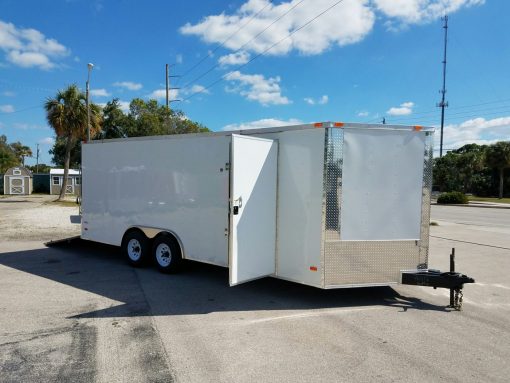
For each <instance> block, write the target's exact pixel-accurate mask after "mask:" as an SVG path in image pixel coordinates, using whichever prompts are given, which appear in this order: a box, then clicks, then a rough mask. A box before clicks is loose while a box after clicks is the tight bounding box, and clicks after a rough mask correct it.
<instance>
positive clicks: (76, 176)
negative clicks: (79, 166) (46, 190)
mask: <svg viewBox="0 0 510 383" xmlns="http://www.w3.org/2000/svg"><path fill="white" fill-rule="evenodd" d="M63 181H64V169H50V194H60V190H61V189H62V183H63ZM66 194H74V195H81V174H80V172H79V171H78V170H76V169H69V174H68V175H67V187H66Z"/></svg>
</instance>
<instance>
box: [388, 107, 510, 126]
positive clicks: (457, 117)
mask: <svg viewBox="0 0 510 383" xmlns="http://www.w3.org/2000/svg"><path fill="white" fill-rule="evenodd" d="M506 113H508V114H510V109H507V110H501V111H497V112H492V113H484V116H498V115H499V116H500V115H501V114H506ZM454 117H455V119H456V120H459V119H465V118H475V117H480V114H478V113H475V114H473V113H469V114H461V115H458V116H454ZM495 118H498V117H495ZM392 122H393V121H392ZM413 122H415V123H419V124H420V125H428V124H434V123H435V122H437V120H436V119H435V118H434V119H432V118H429V119H425V120H424V119H414V120H410V121H408V122H405V123H404V124H407V125H411V124H412V123H413Z"/></svg>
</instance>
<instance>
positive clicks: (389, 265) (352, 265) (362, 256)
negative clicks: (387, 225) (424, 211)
mask: <svg viewBox="0 0 510 383" xmlns="http://www.w3.org/2000/svg"><path fill="white" fill-rule="evenodd" d="M325 249H326V252H325V254H326V270H325V272H326V282H327V283H326V285H344V284H347V285H348V284H363V283H367V284H369V283H370V284H373V283H381V284H383V283H393V282H398V281H399V279H400V270H406V269H408V270H409V269H415V268H416V261H417V260H418V256H419V251H420V248H419V245H418V241H336V242H326V244H325Z"/></svg>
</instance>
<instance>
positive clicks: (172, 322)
mask: <svg viewBox="0 0 510 383" xmlns="http://www.w3.org/2000/svg"><path fill="white" fill-rule="evenodd" d="M8 200H9V199H5V198H4V199H0V381H1V382H65V381H69V382H126V381H129V382H209V381H211V382H212V381H215V382H216V381H219V382H253V381H278V382H310V381H320V382H373V381H377V382H441V381H444V382H481V381H483V382H507V381H508V376H510V365H509V363H508V360H510V320H509V319H508V318H509V317H510V276H509V275H508V271H509V270H510V210H504V209H499V210H498V209H487V208H467V207H466V208H464V207H443V206H433V207H432V220H433V221H435V222H437V223H438V224H439V226H432V227H431V249H430V253H431V254H430V259H429V266H430V267H433V268H439V269H443V270H444V269H447V268H448V264H449V258H448V254H449V252H450V250H451V248H452V247H455V248H456V252H457V268H458V270H460V271H462V272H464V273H466V274H468V275H469V276H472V277H474V278H475V279H476V281H477V283H476V284H474V285H468V286H466V288H465V291H464V297H465V298H464V310H463V311H461V312H452V311H450V310H449V309H446V308H445V306H446V305H447V304H448V291H447V290H439V289H438V290H433V289H431V288H425V287H413V286H395V287H382V288H359V289H341V290H327V291H324V290H320V289H315V288H312V287H307V286H301V285H298V284H295V283H290V282H285V281H281V280H276V279H272V278H265V279H261V280H258V281H254V282H250V283H246V284H243V285H240V286H237V287H232V288H231V287H228V270H226V269H223V268H219V267H215V266H209V265H204V264H197V263H193V262H187V263H186V265H185V268H184V270H183V271H182V272H181V273H180V274H177V275H163V274H160V273H158V272H157V271H156V270H155V269H154V268H151V267H147V268H143V269H135V268H131V267H130V266H128V265H127V264H126V263H125V261H124V259H123V258H122V256H121V255H120V254H119V252H118V251H117V250H116V249H115V248H112V247H108V246H100V245H94V244H92V243H86V242H83V241H75V242H72V243H69V244H64V245H62V246H58V247H46V246H44V244H43V242H44V241H47V240H50V239H57V238H61V237H62V234H65V235H71V234H77V233H79V227H78V226H77V225H73V224H71V223H70V221H69V215H73V214H77V208H72V207H62V206H58V205H57V206H56V205H51V204H50V205H48V204H47V203H46V204H45V203H43V202H37V201H35V202H34V201H33V200H30V202H25V203H18V204H16V203H13V202H7V201H8ZM27 209H29V210H30V212H27ZM48 209H50V210H48ZM461 210H462V211H461ZM48 211H51V212H52V213H51V214H53V216H52V217H54V218H52V219H53V220H57V221H58V224H55V228H54V229H53V230H46V229H45V228H44V227H39V226H38V224H35V226H33V227H34V228H33V229H31V232H30V233H26V232H23V233H21V232H20V233H19V235H18V236H15V235H12V234H9V236H8V237H6V236H2V233H6V232H9V233H12V231H13V228H12V222H17V225H21V226H20V227H25V226H23V225H25V224H26V225H28V226H29V227H32V226H30V220H34V221H37V220H38V219H39V218H38V217H40V216H41V215H42V214H43V213H44V212H48ZM61 226H62V228H60V227H61Z"/></svg>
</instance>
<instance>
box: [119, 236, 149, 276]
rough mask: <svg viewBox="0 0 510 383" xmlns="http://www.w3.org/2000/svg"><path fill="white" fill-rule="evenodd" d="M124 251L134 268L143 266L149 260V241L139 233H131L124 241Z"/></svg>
mask: <svg viewBox="0 0 510 383" xmlns="http://www.w3.org/2000/svg"><path fill="white" fill-rule="evenodd" d="M122 251H123V252H124V254H125V255H126V257H127V260H128V262H129V263H130V264H131V265H133V266H137V267H138V266H142V265H143V264H144V263H145V262H146V260H147V254H148V252H149V240H148V239H147V237H146V236H145V235H143V233H141V232H139V231H130V232H128V233H126V235H124V238H123V239H122Z"/></svg>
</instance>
